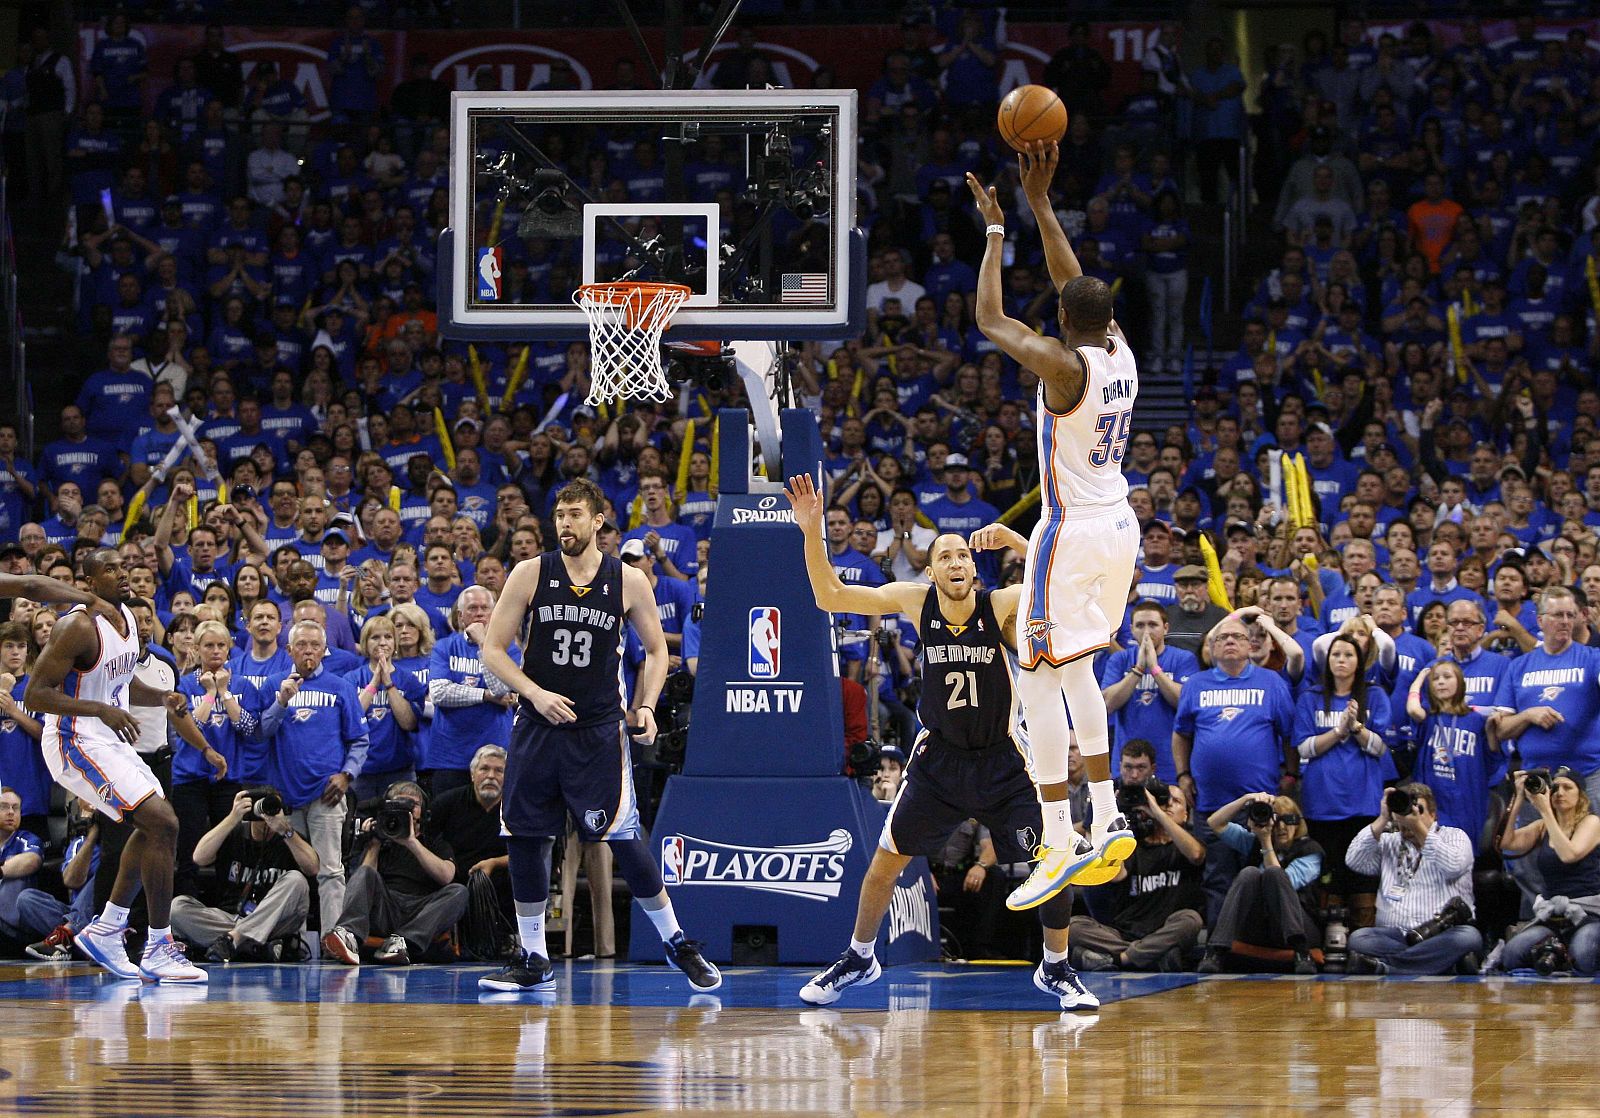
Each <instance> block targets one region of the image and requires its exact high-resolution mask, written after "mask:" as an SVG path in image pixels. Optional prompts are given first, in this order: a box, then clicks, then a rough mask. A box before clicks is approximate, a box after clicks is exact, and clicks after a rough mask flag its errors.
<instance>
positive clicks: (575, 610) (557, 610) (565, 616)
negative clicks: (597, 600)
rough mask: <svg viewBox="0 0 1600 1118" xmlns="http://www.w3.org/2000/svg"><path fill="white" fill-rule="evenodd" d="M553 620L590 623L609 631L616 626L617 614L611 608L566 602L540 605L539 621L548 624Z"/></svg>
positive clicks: (580, 623) (581, 623) (591, 625)
mask: <svg viewBox="0 0 1600 1118" xmlns="http://www.w3.org/2000/svg"><path fill="white" fill-rule="evenodd" d="M552 621H566V622H569V623H571V624H574V625H588V626H590V627H591V628H595V629H605V630H607V631H608V632H609V631H610V630H611V629H614V628H616V624H617V615H616V614H615V613H613V612H611V611H610V610H604V609H594V608H593V607H591V606H574V605H567V604H565V603H557V604H556V605H550V606H540V607H539V622H540V623H541V624H548V623H550V622H552Z"/></svg>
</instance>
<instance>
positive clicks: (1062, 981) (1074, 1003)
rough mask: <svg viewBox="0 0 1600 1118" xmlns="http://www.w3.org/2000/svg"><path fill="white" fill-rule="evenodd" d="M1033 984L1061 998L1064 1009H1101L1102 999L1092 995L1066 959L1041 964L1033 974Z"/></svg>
mask: <svg viewBox="0 0 1600 1118" xmlns="http://www.w3.org/2000/svg"><path fill="white" fill-rule="evenodd" d="M1033 984H1034V985H1035V986H1037V987H1038V988H1039V989H1040V990H1042V991H1043V992H1044V993H1046V994H1053V995H1054V996H1055V997H1057V998H1060V999H1061V1008H1062V1009H1099V1008H1100V999H1099V998H1097V997H1095V996H1094V994H1092V993H1090V991H1089V987H1087V986H1085V985H1084V984H1083V979H1081V978H1079V977H1078V972H1077V971H1075V970H1073V969H1072V967H1070V966H1069V965H1068V964H1067V961H1066V960H1065V959H1063V960H1061V961H1060V962H1059V963H1040V964H1039V967H1038V969H1037V970H1035V971H1034V972H1033Z"/></svg>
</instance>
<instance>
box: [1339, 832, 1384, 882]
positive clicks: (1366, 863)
mask: <svg viewBox="0 0 1600 1118" xmlns="http://www.w3.org/2000/svg"><path fill="white" fill-rule="evenodd" d="M1382 862H1383V859H1382V857H1381V856H1380V850H1379V847H1378V840H1377V839H1376V838H1374V837H1373V835H1372V828H1371V827H1362V828H1361V830H1359V831H1357V832H1356V837H1355V838H1353V839H1351V840H1350V849H1349V850H1347V851H1346V852H1345V856H1344V863H1345V865H1347V866H1349V867H1350V868H1351V869H1353V870H1355V871H1356V873H1364V874H1368V875H1369V876H1370V875H1376V874H1377V873H1378V870H1379V868H1380V866H1381V865H1382Z"/></svg>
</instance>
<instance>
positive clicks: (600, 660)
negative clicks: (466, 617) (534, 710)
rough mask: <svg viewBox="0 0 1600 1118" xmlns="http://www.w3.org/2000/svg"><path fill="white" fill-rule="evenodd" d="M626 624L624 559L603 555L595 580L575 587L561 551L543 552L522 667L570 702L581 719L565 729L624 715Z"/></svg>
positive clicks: (539, 682) (534, 680)
mask: <svg viewBox="0 0 1600 1118" xmlns="http://www.w3.org/2000/svg"><path fill="white" fill-rule="evenodd" d="M624 622H625V617H624V612H623V608H622V560H620V559H618V558H617V557H616V556H614V555H602V556H601V557H600V570H599V571H598V572H597V573H596V574H595V576H594V581H593V582H591V583H589V585H587V586H575V585H573V583H572V579H571V578H570V577H569V576H568V574H567V565H566V563H565V561H564V560H563V559H562V557H561V552H559V551H547V552H545V553H544V554H543V555H541V556H539V587H538V589H537V590H535V591H534V594H533V601H532V602H531V603H530V604H529V606H528V617H527V632H526V634H525V639H524V640H523V642H522V647H523V648H524V649H525V650H526V651H525V652H524V653H523V659H522V670H523V672H525V673H526V674H527V676H528V678H529V679H531V680H533V682H534V683H536V684H538V685H539V686H540V687H542V688H544V689H545V690H546V691H554V692H555V693H556V694H557V695H562V696H565V697H566V699H567V700H568V701H569V702H571V704H572V710H573V713H574V714H576V715H577V716H578V718H577V721H576V722H568V723H566V724H565V726H566V728H568V729H581V728H582V727H585V726H601V725H604V724H605V723H607V722H615V721H617V720H618V719H620V718H621V717H622V716H623V713H624V708H625V707H626V705H627V692H626V691H625V689H624V685H623V679H622V641H623V637H624V628H623V627H624ZM525 716H531V717H535V718H537V717H538V715H537V714H531V715H529V714H528V713H527V712H525Z"/></svg>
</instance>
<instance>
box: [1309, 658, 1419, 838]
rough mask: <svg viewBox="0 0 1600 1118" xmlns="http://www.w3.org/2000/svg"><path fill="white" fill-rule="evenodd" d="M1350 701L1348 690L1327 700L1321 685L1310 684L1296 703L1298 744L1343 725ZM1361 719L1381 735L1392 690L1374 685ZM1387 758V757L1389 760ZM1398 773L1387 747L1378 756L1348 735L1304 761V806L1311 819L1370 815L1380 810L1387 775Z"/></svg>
mask: <svg viewBox="0 0 1600 1118" xmlns="http://www.w3.org/2000/svg"><path fill="white" fill-rule="evenodd" d="M1349 702H1350V697H1349V696H1348V695H1335V696H1333V697H1332V699H1331V700H1330V701H1328V702H1326V703H1325V702H1324V694H1323V691H1322V689H1321V688H1320V687H1313V688H1308V689H1307V690H1306V692H1305V693H1304V694H1302V695H1301V696H1300V702H1299V704H1298V705H1297V707H1296V709H1295V720H1294V733H1293V734H1292V735H1290V740H1291V741H1292V742H1294V743H1295V744H1296V745H1298V744H1299V743H1300V742H1303V741H1305V740H1306V739H1307V738H1309V737H1314V736H1315V735H1317V734H1323V733H1326V732H1327V731H1329V730H1331V729H1333V728H1334V727H1336V726H1338V725H1339V719H1340V718H1341V717H1342V716H1343V714H1344V709H1345V707H1346V705H1348V703H1349ZM1361 721H1362V723H1363V724H1364V725H1365V726H1366V727H1367V728H1368V729H1369V730H1372V731H1374V732H1376V733H1377V734H1378V735H1379V736H1382V734H1383V731H1384V730H1385V729H1386V728H1387V727H1388V725H1389V699H1388V696H1386V695H1384V693H1383V692H1382V691H1380V690H1378V689H1376V688H1371V689H1369V690H1368V691H1367V709H1366V710H1365V711H1363V712H1362V716H1361ZM1363 736H1364V735H1363ZM1384 762H1388V763H1387V765H1385V763H1384ZM1386 770H1387V771H1386ZM1394 775H1397V774H1396V773H1395V769H1394V760H1393V758H1392V757H1390V756H1389V754H1388V753H1384V755H1383V756H1382V757H1374V756H1372V755H1371V754H1369V753H1367V752H1366V751H1365V750H1363V749H1362V748H1361V746H1360V744H1359V743H1358V742H1357V741H1356V739H1355V738H1354V737H1350V738H1346V739H1345V740H1344V741H1341V742H1338V743H1336V744H1335V745H1334V746H1333V747H1332V748H1331V749H1329V750H1328V751H1327V752H1325V753H1322V754H1320V755H1318V756H1316V757H1313V758H1312V759H1311V760H1309V761H1305V762H1302V764H1301V766H1300V777H1301V785H1300V802H1301V806H1302V807H1303V808H1304V810H1305V814H1306V818H1307V819H1350V818H1353V817H1355V816H1362V817H1365V818H1369V819H1370V818H1371V817H1372V816H1374V815H1377V814H1378V808H1379V807H1380V806H1381V805H1380V802H1379V801H1380V800H1381V798H1382V796H1383V782H1384V779H1385V778H1386V777H1393V776H1394Z"/></svg>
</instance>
